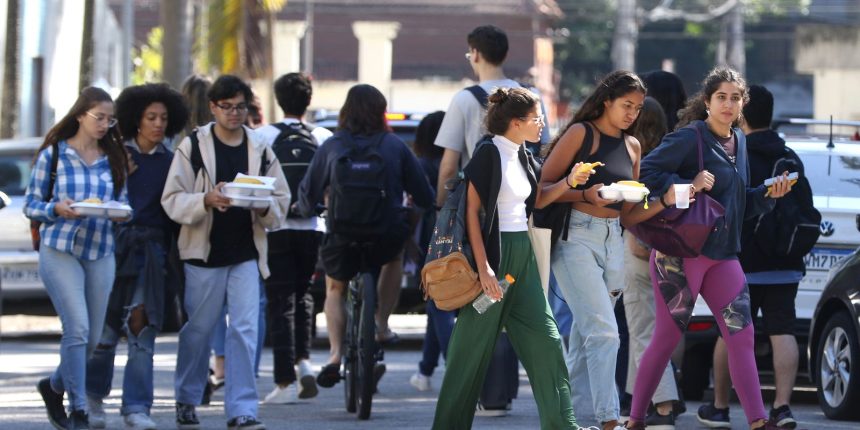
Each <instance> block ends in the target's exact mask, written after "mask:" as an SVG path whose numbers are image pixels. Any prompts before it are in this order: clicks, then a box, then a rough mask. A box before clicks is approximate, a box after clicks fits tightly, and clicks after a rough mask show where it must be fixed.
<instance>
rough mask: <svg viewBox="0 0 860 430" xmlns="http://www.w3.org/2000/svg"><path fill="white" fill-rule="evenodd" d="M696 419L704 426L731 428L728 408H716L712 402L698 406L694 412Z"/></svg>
mask: <svg viewBox="0 0 860 430" xmlns="http://www.w3.org/2000/svg"><path fill="white" fill-rule="evenodd" d="M696 419H697V420H699V422H700V423H702V425H704V426H705V427H710V428H712V429H730V428H732V424H731V422H730V421H729V408H725V409H717V408H716V407H714V404H713V403H705V404H704V405H702V406H699V411H698V412H696Z"/></svg>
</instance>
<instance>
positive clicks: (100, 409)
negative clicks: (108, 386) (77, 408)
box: [87, 396, 107, 429]
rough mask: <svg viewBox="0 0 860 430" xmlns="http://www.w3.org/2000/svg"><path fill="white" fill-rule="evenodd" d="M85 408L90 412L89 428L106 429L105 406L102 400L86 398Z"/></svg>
mask: <svg viewBox="0 0 860 430" xmlns="http://www.w3.org/2000/svg"><path fill="white" fill-rule="evenodd" d="M87 408H88V409H89V410H90V413H89V417H90V428H91V429H103V428H105V427H107V416H106V415H105V404H104V400H103V399H97V398H95V397H90V396H87Z"/></svg>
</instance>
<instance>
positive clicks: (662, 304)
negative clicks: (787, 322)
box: [630, 251, 767, 423]
mask: <svg viewBox="0 0 860 430" xmlns="http://www.w3.org/2000/svg"><path fill="white" fill-rule="evenodd" d="M683 261H684V264H683V266H684V273H685V274H686V280H687V288H689V292H690V293H691V295H692V302H691V303H694V302H695V300H696V297H698V295H699V293H701V294H702V297H703V298H704V299H705V302H706V303H707V304H708V307H709V308H711V313H712V314H713V315H714V318H715V319H716V321H717V325H719V327H720V333H721V334H722V336H723V339H724V340H725V342H726V346H727V347H728V351H729V372H730V374H731V377H732V382H733V384H734V387H735V391H736V392H737V394H738V397H739V398H740V401H741V406H742V407H743V409H744V413H745V414H746V416H747V420H748V422H749V423H752V422H755V421H757V420H760V419H763V418H767V413H766V412H765V409H764V403H763V402H762V398H761V386H760V385H759V379H758V371H757V369H756V363H755V355H754V351H753V342H754V339H753V326H752V323H748V324H746V325H745V326H744V325H740V326H738V324H737V321H736V320H734V321H730V326H731V325H733V324H734V328H733V330H732V331H733V332H734V333H733V334H730V330H729V328H728V327H727V325H726V319H725V318H724V317H723V315H725V314H724V312H727V314H728V315H730V318H733V317H732V316H731V315H732V311H733V310H736V309H735V306H733V305H734V304H735V303H736V299H737V298H738V297H739V296H741V295H742V293H744V290H745V288H744V287H745V285H746V278H745V276H744V272H743V270H742V269H741V265H740V263H739V262H738V260H711V259H710V258H708V257H705V256H699V257H696V258H685V259H684V260H683ZM651 281H652V283H653V285H654V298H655V300H654V303H655V306H656V309H655V311H656V323H655V327H654V336H653V337H652V338H651V339H652V341H651V343H650V344H649V345H648V348H647V349H646V350H645V353H644V354H643V355H642V361H641V363H640V364H639V373H638V374H637V375H636V386H635V389H634V390H633V391H634V392H633V404H632V407H631V411H630V418H631V419H632V420H634V421H637V422H642V421H644V420H645V411H646V408H647V407H648V404H649V403H650V401H651V396H653V395H654V390H655V389H656V388H657V384H659V382H660V377H661V376H662V375H663V369H665V368H666V365H667V364H668V363H669V357H670V356H671V355H672V351H673V350H674V349H675V346H676V345H677V344H678V342H679V341H680V340H681V335H682V334H683V333H682V332H681V330H680V329H679V327H678V325H676V322H675V320H674V319H673V318H672V316H671V314H670V312H669V308H668V306H667V305H666V300H664V298H663V294H662V292H661V288H660V287H659V285H658V277H657V269H656V266H655V252H653V251H652V253H651ZM747 303H748V301H747ZM740 308H742V306H741V307H740ZM741 313H743V311H741ZM746 315H747V321H748V320H749V318H748V315H749V307H748V306H747V308H746ZM734 317H738V315H737V314H735V315H734ZM740 319H743V318H740ZM684 324H686V322H684ZM740 327H743V328H740ZM658 339H659V341H658Z"/></svg>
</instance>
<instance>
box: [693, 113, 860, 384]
mask: <svg viewBox="0 0 860 430" xmlns="http://www.w3.org/2000/svg"><path fill="white" fill-rule="evenodd" d="M793 122H799V123H802V124H827V123H824V122H820V121H815V120H801V121H793ZM840 124H844V125H847V126H851V127H860V122H857V121H845V122H835V123H834V125H840ZM783 137H784V138H785V140H786V144H787V145H788V147H790V148H791V149H793V150H794V151H795V152H796V153H797V155H798V156H799V157H800V158H801V160H802V161H803V164H804V170H805V173H806V176H807V178H808V179H809V182H810V185H811V186H812V193H813V203H814V205H815V207H816V209H818V210H819V212H821V216H822V219H821V225H820V228H821V237H820V238H819V239H818V242H817V244H816V245H815V247H814V248H813V249H812V251H811V252H810V253H809V254H808V255H806V257H804V261H805V263H806V276H805V277H804V278H803V280H801V282H800V285H799V287H798V291H797V298H796V299H795V305H796V310H797V323H796V325H795V336H796V337H797V342H798V346H799V348H800V350H801V351H802V350H803V349H804V348H806V345H807V344H808V342H809V334H810V325H811V321H812V317H813V313H814V311H815V309H816V305H817V304H818V303H819V299H820V298H821V297H822V291H823V290H824V286H825V284H826V283H827V279H828V272H829V271H830V269H831V268H833V267H834V266H836V265H837V264H838V263H839V261H840V260H842V259H844V258H846V257H848V256H849V255H851V253H852V252H853V251H854V250H855V249H857V247H858V246H860V231H858V230H857V228H856V225H855V224H856V217H857V216H858V214H860V142H856V141H852V140H849V139H848V138H836V139H835V140H834V138H833V137H832V135H831V136H824V137H821V136H809V135H797V136H783ZM754 317H755V316H754ZM718 331H719V330H718V328H717V326H716V322H715V321H714V318H713V316H712V315H711V311H710V309H709V308H708V307H707V305H706V304H705V302H704V301H703V300H702V298H701V297H699V300H698V301H697V302H696V306H695V309H694V310H693V317H692V319H691V320H690V324H689V327H688V330H687V333H686V334H685V348H684V362H683V365H682V369H681V370H682V375H683V379H682V388H683V391H684V395H685V396H686V397H687V398H688V399H701V398H702V395H703V393H704V391H705V390H706V389H707V388H708V387H709V386H710V384H711V367H712V361H713V360H712V357H713V346H714V342H716V339H717V336H718ZM755 352H756V363H757V365H758V368H759V373H760V374H761V375H762V379H763V380H771V379H772V374H773V359H772V351H771V345H770V340H769V338H768V336H766V335H764V334H763V333H761V332H759V331H758V330H756V336H755ZM806 361H807V357H806V356H805V355H804V354H801V355H800V372H801V375H799V378H798V382H802V381H803V379H802V378H801V376H802V374H803V372H804V371H805V369H807V365H808V363H807V362H806Z"/></svg>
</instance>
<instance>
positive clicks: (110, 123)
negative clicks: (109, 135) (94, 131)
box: [87, 111, 117, 128]
mask: <svg viewBox="0 0 860 430" xmlns="http://www.w3.org/2000/svg"><path fill="white" fill-rule="evenodd" d="M87 115H88V116H89V117H90V118H93V119H95V120H96V121H97V122H107V126H108V128H111V127H113V126H115V125H116V123H117V120H116V118H114V117H112V116H107V115H96V114H94V113H92V112H90V111H87Z"/></svg>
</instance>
